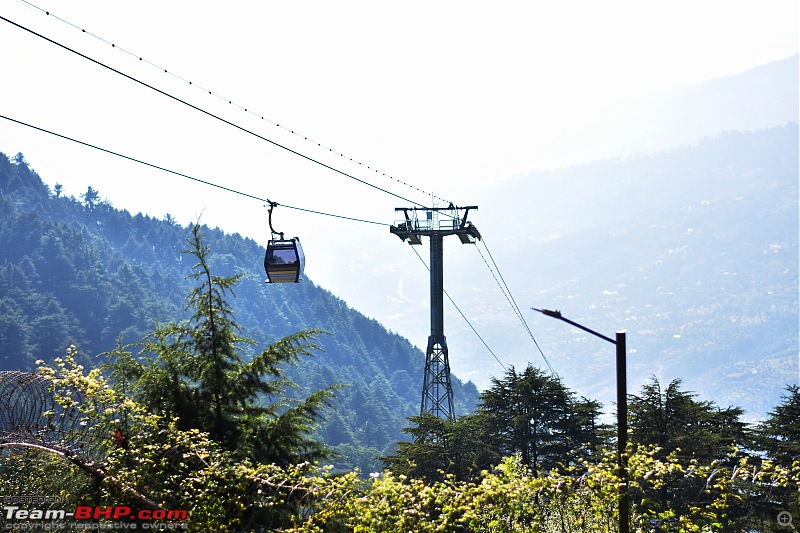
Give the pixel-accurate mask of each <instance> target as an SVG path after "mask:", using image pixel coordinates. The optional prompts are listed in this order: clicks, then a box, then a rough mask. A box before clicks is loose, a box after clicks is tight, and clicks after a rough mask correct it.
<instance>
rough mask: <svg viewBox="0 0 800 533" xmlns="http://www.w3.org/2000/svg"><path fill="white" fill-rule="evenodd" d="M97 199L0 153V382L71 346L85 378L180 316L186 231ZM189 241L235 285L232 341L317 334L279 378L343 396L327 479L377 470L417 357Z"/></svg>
mask: <svg viewBox="0 0 800 533" xmlns="http://www.w3.org/2000/svg"><path fill="white" fill-rule="evenodd" d="M95 193H96V194H95ZM100 194H101V192H100V193H97V191H94V193H90V191H87V194H86V195H85V196H84V198H83V201H79V200H77V199H75V198H71V197H70V198H65V197H63V196H60V195H59V194H58V193H57V192H52V191H50V190H49V187H48V186H47V185H45V184H44V183H43V182H42V180H41V179H40V177H39V176H38V175H37V174H36V172H35V171H33V170H31V168H30V167H29V165H28V164H27V162H26V161H25V159H24V156H23V155H22V154H17V155H16V156H15V157H13V158H9V157H7V156H5V155H4V154H0V220H2V221H3V223H2V225H0V248H1V249H2V250H3V259H2V263H0V369H20V370H31V369H33V366H34V361H35V360H36V359H45V360H50V359H52V358H53V357H56V356H62V355H63V354H64V351H65V349H66V347H67V346H68V345H69V344H71V343H75V344H77V345H78V347H79V349H80V351H81V353H82V355H83V362H84V363H85V364H87V365H89V366H94V365H96V364H99V363H100V362H102V360H98V359H97V358H96V357H95V356H97V355H98V354H99V353H101V352H105V351H110V350H113V349H114V348H115V347H116V345H117V339H119V338H122V341H123V342H124V343H134V342H138V341H140V340H141V339H142V337H143V336H144V335H145V334H147V333H149V332H151V331H153V330H154V329H155V325H156V321H161V322H168V321H176V320H180V319H181V318H183V317H184V316H185V310H184V305H185V301H184V298H185V297H186V294H187V293H188V291H189V289H190V287H191V281H190V280H187V279H186V277H185V276H186V274H188V273H189V271H190V269H191V267H192V261H191V260H189V259H186V258H185V257H184V255H183V254H182V253H181V251H182V250H184V249H185V248H186V247H187V246H186V238H187V237H188V235H189V229H188V228H185V227H181V226H179V225H177V224H176V223H175V222H174V221H172V220H170V219H169V218H168V217H165V219H163V220H159V219H155V218H151V217H148V216H143V215H141V214H139V215H131V214H129V213H128V212H127V211H122V210H118V209H115V208H114V207H113V206H111V205H110V204H108V203H107V202H104V201H103V200H102V199H101V197H100ZM203 232H204V234H205V239H204V242H205V243H206V244H208V245H210V247H211V256H210V259H209V262H210V264H211V266H212V268H213V269H214V270H215V273H216V274H218V275H225V276H228V275H233V274H236V273H244V274H245V276H244V278H243V279H242V280H241V282H240V283H239V284H238V285H237V287H236V290H235V292H236V297H235V298H234V297H231V299H230V303H231V304H232V307H233V309H234V312H235V317H236V320H237V322H238V323H239V324H240V325H241V326H242V327H243V332H242V333H243V334H244V335H246V336H248V337H251V338H253V339H255V340H256V341H258V343H259V346H261V347H263V346H266V344H268V343H270V342H273V341H275V340H277V339H279V338H281V337H284V336H286V335H288V334H291V333H293V332H296V331H298V330H301V329H309V328H318V329H322V330H325V331H327V332H330V334H324V335H322V336H321V337H320V338H319V344H320V345H321V347H322V349H323V351H322V352H320V353H319V354H317V356H316V357H313V358H309V359H306V360H304V361H303V362H302V363H301V364H300V365H298V366H297V367H296V368H294V369H292V370H290V372H289V375H290V377H291V378H292V379H293V380H294V381H295V382H296V383H297V384H298V385H299V386H300V394H307V393H308V392H310V391H313V390H319V389H321V388H324V387H325V386H328V385H331V384H334V383H343V384H346V385H347V387H345V388H344V389H342V390H341V391H340V393H339V397H340V401H339V402H337V406H336V410H335V411H333V412H331V413H329V416H328V418H327V420H326V424H325V425H324V427H322V428H321V429H320V431H319V437H320V438H321V439H322V440H323V441H324V442H326V443H328V444H329V445H331V446H333V447H334V448H335V449H336V450H337V451H338V452H340V453H341V454H343V455H344V456H345V457H344V459H342V460H341V461H340V466H342V467H346V468H350V467H354V466H359V467H361V469H362V471H371V470H374V469H377V467H378V466H377V460H376V458H377V457H378V456H380V455H385V454H388V453H391V452H393V449H394V444H395V442H396V441H399V440H403V439H404V434H403V433H402V432H401V429H402V428H403V427H405V426H406V425H407V421H406V418H407V417H409V416H412V415H416V414H419V405H420V398H421V386H422V370H423V366H424V361H425V356H424V354H423V353H422V352H420V351H419V350H418V349H416V348H414V347H413V346H412V345H411V344H410V343H409V342H408V341H407V340H405V339H403V338H402V337H400V336H399V335H397V334H393V333H390V332H388V331H387V330H386V329H385V328H384V327H383V326H381V325H380V324H379V323H378V322H376V321H375V320H372V319H369V318H366V317H364V316H363V315H361V314H360V313H358V312H356V311H354V310H353V309H351V308H349V307H348V306H347V305H346V304H345V302H343V301H342V300H340V299H338V298H336V297H335V296H334V295H332V294H331V293H330V292H328V291H325V290H324V289H322V288H320V287H318V286H316V285H315V284H314V283H313V282H312V281H310V280H305V281H304V282H302V283H300V284H291V285H290V286H280V285H274V286H266V285H265V283H264V281H263V280H264V277H265V276H264V272H263V270H261V265H262V263H263V254H264V250H263V248H261V246H259V245H258V244H257V243H256V242H255V241H253V240H251V239H245V238H242V237H241V236H239V235H227V234H225V233H224V232H223V231H222V230H220V229H218V228H217V229H211V228H204V230H203ZM453 387H454V395H455V399H456V409H457V412H459V413H462V414H463V413H466V412H468V411H470V410H472V409H473V407H474V404H475V401H476V398H477V389H476V387H475V386H474V385H473V384H472V383H463V382H461V381H460V380H459V379H458V378H457V377H455V376H454V377H453Z"/></svg>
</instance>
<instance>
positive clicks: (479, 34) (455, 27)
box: [0, 0, 798, 344]
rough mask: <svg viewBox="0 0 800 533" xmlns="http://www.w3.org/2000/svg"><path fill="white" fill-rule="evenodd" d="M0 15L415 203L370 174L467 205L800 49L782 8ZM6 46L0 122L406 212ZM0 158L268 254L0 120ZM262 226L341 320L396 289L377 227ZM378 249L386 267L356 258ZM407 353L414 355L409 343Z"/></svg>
mask: <svg viewBox="0 0 800 533" xmlns="http://www.w3.org/2000/svg"><path fill="white" fill-rule="evenodd" d="M0 6H2V8H1V9H0V15H2V17H4V18H6V19H9V20H11V21H13V22H15V23H17V24H19V25H22V26H25V27H26V28H28V29H30V30H32V31H34V32H37V33H39V34H41V35H42V36H45V37H47V38H50V39H52V40H54V41H56V42H58V43H60V44H62V45H64V46H66V47H69V48H72V49H74V50H76V51H78V52H80V53H82V54H85V55H87V56H89V57H91V58H93V59H95V60H97V61H99V62H102V63H104V64H106V65H108V66H110V67H113V68H114V69H117V70H119V71H121V72H124V73H126V74H129V75H130V76H133V77H135V78H137V79H138V80H141V81H142V82H144V83H148V84H151V85H153V86H155V87H157V88H159V89H161V90H163V91H165V92H167V93H169V94H171V95H173V96H175V97H176V98H180V99H182V100H185V101H187V102H190V103H191V104H193V105H195V106H198V107H200V108H202V109H204V110H207V111H209V112H211V113H215V114H218V115H219V116H221V117H223V118H224V119H225V120H228V121H231V122H233V123H235V124H237V125H239V126H241V127H243V128H246V129H249V130H251V131H253V132H254V133H257V134H258V135H261V136H264V137H267V138H269V139H270V140H273V141H275V142H277V143H281V144H284V145H286V146H287V147H289V148H291V149H293V150H296V151H298V152H301V153H303V154H305V155H307V156H308V157H312V158H315V159H318V160H319V161H321V162H324V163H325V164H327V165H330V166H333V167H335V168H336V169H338V170H341V171H343V172H346V173H349V174H352V175H353V176H354V177H357V178H358V179H361V180H365V181H368V182H370V183H372V184H374V185H375V186H378V187H381V188H383V189H387V190H390V191H393V192H395V193H396V194H398V195H399V196H401V197H403V198H404V199H408V200H414V201H417V202H421V203H424V204H429V203H430V201H431V198H430V197H429V196H426V195H425V194H423V193H421V192H419V191H417V190H415V189H411V188H409V187H406V186H404V185H401V184H400V183H398V181H395V180H392V179H389V178H387V177H385V176H383V174H384V173H385V174H388V175H390V176H392V177H394V178H395V179H396V180H399V181H403V182H407V183H410V184H413V185H414V186H415V187H417V188H419V189H422V190H423V191H425V192H426V193H431V192H433V193H434V194H436V195H438V196H441V197H443V198H445V199H447V200H448V201H450V200H452V201H453V202H455V203H456V204H461V205H465V204H479V205H480V201H481V198H480V191H481V190H482V189H484V188H485V187H486V186H487V184H491V183H493V182H496V181H498V180H502V179H506V178H508V177H510V176H512V175H515V174H520V173H524V172H526V171H529V170H534V169H543V168H553V167H557V166H563V165H567V164H574V163H581V162H586V161H588V160H591V159H592V158H595V157H602V156H608V155H614V154H604V153H599V152H598V148H597V146H598V144H601V143H598V139H603V138H604V137H608V136H610V135H613V127H614V124H616V123H617V122H618V120H617V119H619V118H622V117H624V116H625V113H626V110H628V109H632V108H633V107H634V106H633V105H632V103H633V102H638V101H644V100H647V99H648V98H649V97H652V96H654V95H657V94H659V93H662V92H664V91H667V90H669V89H673V88H677V87H684V86H688V85H692V84H695V83H698V82H701V81H705V80H709V79H713V78H718V77H722V76H727V75H732V74H737V73H740V72H743V71H745V70H747V69H748V68H751V67H753V66H756V65H761V64H764V63H768V62H771V61H775V60H778V59H783V58H785V57H788V56H790V55H792V54H796V53H797V52H798V2H797V0H781V1H771V0H766V1H758V2H756V1H754V0H749V1H731V0H721V1H704V0H692V1H676V0H670V1H647V2H643V1H630V2H622V1H604V2H596V1H577V2H544V1H528V2H491V3H489V2H484V3H478V2H449V1H448V2H414V1H412V2H394V3H389V2H375V1H364V2H350V1H339V2H323V1H311V2H273V1H264V2H262V1H259V2H255V1H249V2H243V1H230V2H224V3H223V2H205V1H191V2H188V1H169V2H165V1H164V0H159V1H152V0H144V1H143V0H137V1H136V2H126V1H115V2H108V1H107V0H104V1H88V0H81V1H72V0H62V1H59V2H53V1H47V0H33V1H32V2H21V1H15V0H0ZM45 11H48V12H49V13H50V14H49V15H47V14H45ZM81 29H85V30H86V32H83V31H81ZM111 43H113V44H114V46H113V47H112V45H111ZM0 50H3V52H4V53H3V59H4V61H3V78H2V83H0V115H3V116H7V117H11V118H14V119H17V120H20V121H24V122H29V123H31V124H33V125H36V126H39V127H41V128H45V129H48V130H52V131H55V132H58V133H61V134H64V135H67V136H70V137H75V138H77V139H80V140H83V141H85V142H88V143H92V144H96V145H99V146H102V147H104V148H107V149H110V150H114V151H118V152H122V153H124V154H127V155H130V156H132V157H135V158H138V159H141V160H144V161H147V162H149V163H153V164H156V165H159V166H163V167H166V168H169V169H172V170H175V171H178V172H181V173H184V174H188V175H191V176H193V177H196V178H199V179H203V180H208V181H212V182H216V183H219V184H221V185H225V186H227V187H231V188H234V189H237V190H240V191H243V192H246V193H249V194H252V195H255V196H259V197H263V198H270V199H272V200H273V201H277V202H280V203H283V204H287V205H292V206H298V207H302V208H306V209H314V210H319V211H324V212H331V213H335V214H340V215H346V216H352V217H357V218H363V219H368V220H374V221H379V222H385V223H387V224H389V223H391V222H392V221H393V220H394V218H395V213H394V207H400V206H406V205H408V202H407V201H404V200H401V199H399V198H397V197H393V196H390V195H388V194H386V193H384V192H381V191H377V190H375V189H374V188H371V187H368V186H365V185H363V184H361V183H359V182H357V181H355V180H353V179H350V178H348V177H345V176H342V175H341V174H339V173H336V172H334V171H331V170H329V169H326V168H323V167H321V166H320V165H316V164H313V163H310V162H309V161H307V160H305V159H303V158H301V157H298V156H297V155H294V154H292V153H290V152H288V151H287V150H284V149H281V148H278V147H276V146H275V145H273V144H270V143H268V142H265V141H263V140H261V139H258V138H256V137H254V136H253V135H249V134H247V133H243V132H241V131H238V130H237V129H235V128H233V127H231V126H229V125H225V124H222V123H221V122H219V121H217V120H214V119H212V118H210V117H208V116H205V115H203V114H201V113H199V112H197V111H195V110H192V109H190V108H188V107H187V106H186V105H182V104H180V103H178V102H176V101H175V100H173V99H170V98H168V97H166V96H164V95H161V94H158V93H156V92H155V91H153V90H151V89H148V88H146V87H144V86H142V85H141V84H138V83H135V82H133V81H131V80H129V79H126V78H123V77H122V76H120V75H119V74H115V73H113V72H111V71H109V70H108V69H106V68H103V67H101V66H99V65H97V64H95V63H93V62H90V61H88V60H86V59H84V58H80V57H78V56H76V55H75V54H73V53H71V52H69V51H67V50H65V49H64V48H62V47H60V46H57V45H55V44H52V43H50V42H47V41H45V40H44V39H43V38H41V37H38V36H35V35H33V34H31V33H29V32H28V31H25V30H23V29H20V28H18V27H16V26H14V25H12V24H11V23H9V22H7V21H4V20H0ZM140 57H141V58H142V59H141V60H140V59H139V58H140ZM165 69H166V70H167V71H168V72H166V73H165V72H164V70H165ZM189 82H191V84H190V83H189ZM209 91H211V92H212V93H213V94H211V95H210V94H209ZM229 101H230V102H233V103H232V104H230V103H228V102H229ZM245 109H247V111H245ZM262 116H263V117H264V118H263V119H262V118H261V117H262ZM292 131H293V132H294V133H292ZM304 137H307V138H308V139H310V140H306V139H305V138H304ZM318 145H321V146H318ZM0 151H2V152H4V153H6V154H8V155H13V154H16V153H17V152H22V153H23V154H25V156H26V158H27V160H28V161H29V162H30V163H31V165H32V166H33V168H34V169H35V170H36V171H37V172H38V173H39V174H40V175H41V176H42V177H43V178H44V180H45V181H46V182H47V183H49V184H50V185H52V184H54V183H55V182H60V183H62V184H63V185H64V189H65V191H66V192H67V194H74V195H76V196H77V195H78V194H80V193H81V192H84V191H85V190H86V187H87V186H88V185H91V186H93V187H94V188H96V189H98V190H99V192H100V195H101V196H102V197H104V198H107V199H108V200H110V201H111V202H112V203H113V204H114V205H115V206H116V207H119V208H125V209H128V210H130V211H132V212H134V213H135V212H138V211H144V212H147V213H149V214H151V215H154V216H158V217H161V216H163V215H164V214H166V213H170V214H172V215H173V216H175V217H177V218H178V220H179V221H180V222H182V223H187V222H189V221H192V220H195V219H196V218H197V217H198V216H200V215H201V214H202V216H203V221H204V222H206V223H208V224H210V225H212V226H220V227H222V228H223V229H225V230H226V231H229V232H240V233H243V234H246V235H248V236H251V237H253V238H255V239H257V240H258V241H260V242H262V243H265V242H266V239H267V238H268V232H267V226H266V210H265V209H264V208H263V206H262V205H261V203H260V202H257V201H255V200H249V199H243V198H239V197H237V196H235V195H231V194H229V193H225V192H221V191H218V190H214V189H211V188H208V187H204V186H200V185H197V184H194V183H192V182H190V181H188V180H185V179H181V178H178V177H176V176H173V175H170V174H166V173H164V172H160V171H156V170H150V169H147V168H144V167H142V166H141V165H137V164H136V163H132V162H128V161H125V160H121V159H119V158H116V157H113V156H110V155H107V154H103V153H100V152H97V151H95V150H92V149H89V148H86V147H83V146H80V145H77V144H74V143H71V142H68V141H64V140H61V139H57V138H54V137H52V136H50V135H47V134H44V133H41V132H37V131H33V130H30V129H28V128H25V127H22V126H19V125H16V124H13V123H10V122H9V121H7V120H1V119H0ZM340 154H344V156H342V155H340ZM349 158H353V159H354V160H356V162H350V161H349ZM358 163H361V164H360V165H359V164H358ZM367 166H369V167H370V168H369V169H367V168H366V167H367ZM375 169H377V170H378V172H375ZM480 213H481V212H480V211H478V212H477V213H475V215H474V218H473V220H475V222H476V224H477V225H478V226H479V227H480ZM276 228H277V229H278V230H281V231H285V232H286V233H287V234H290V235H299V236H301V238H302V239H303V243H304V245H305V249H306V254H307V256H308V265H307V271H308V274H309V275H310V276H311V278H312V279H313V280H314V281H315V282H316V283H318V284H320V285H322V286H323V287H325V288H326V289H328V290H331V291H332V292H333V293H334V294H337V295H339V296H341V297H343V298H345V299H346V300H348V301H349V302H351V303H352V304H353V305H355V306H356V307H361V304H362V300H360V293H363V292H364V287H360V286H359V283H358V282H359V274H358V270H359V267H358V263H359V261H361V262H363V264H364V265H367V266H369V267H370V268H372V269H384V270H386V271H387V272H390V271H391V270H392V268H393V265H394V264H395V263H396V262H397V261H399V260H400V259H396V258H394V257H392V256H387V255H386V254H387V253H394V251H393V250H394V249H396V253H397V254H398V257H402V260H403V261H406V260H408V259H409V255H408V251H407V250H404V249H401V243H400V242H399V241H397V240H396V238H395V237H393V236H391V235H389V233H388V230H387V228H386V227H384V226H374V227H372V226H368V225H365V224H358V223H353V222H339V221H336V220H333V219H329V218H327V217H320V216H315V215H309V214H305V213H300V212H296V211H291V210H287V209H283V210H280V209H279V211H278V212H276ZM377 242H380V243H381V244H380V245H379V246H376V247H377V248H379V249H381V250H383V249H384V248H386V247H388V248H386V249H388V250H390V251H389V252H383V251H382V252H381V254H379V255H376V254H373V253H370V252H371V249H372V244H371V243H377ZM392 246H394V247H395V248H392ZM423 253H425V252H423ZM413 260H414V261H416V258H413ZM501 267H502V265H501ZM421 276H422V282H423V283H424V282H425V279H424V274H421ZM399 283H400V286H399V287H398V288H397V291H398V294H402V290H403V286H402V280H400V282H399ZM364 305H366V303H364ZM362 310H363V311H364V312H366V313H367V314H368V315H370V316H377V317H380V310H379V309H377V308H374V309H364V308H362ZM420 337H421V338H415V339H413V341H414V342H415V343H417V344H419V343H422V344H424V342H425V338H426V334H425V333H424V332H423V334H421V335H420Z"/></svg>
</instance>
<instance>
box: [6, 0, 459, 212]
mask: <svg viewBox="0 0 800 533" xmlns="http://www.w3.org/2000/svg"><path fill="white" fill-rule="evenodd" d="M19 1H20V2H22V3H23V4H26V5H28V6H30V7H32V8H33V9H36V10H38V11H40V12H42V13H44V14H45V15H47V16H50V17H53V18H54V19H56V20H58V21H60V22H62V23H64V24H66V25H68V26H70V27H72V28H75V29H76V30H80V31H81V32H82V33H84V34H86V35H88V36H89V37H92V38H94V39H97V40H98V41H100V42H102V43H104V44H106V45H109V46H111V47H112V48H114V50H118V51H120V52H123V53H125V54H127V55H129V56H131V57H133V58H137V59H138V60H139V61H141V62H142V63H146V64H147V65H150V66H151V67H153V68H154V69H156V70H157V71H158V72H159V73H164V74H166V75H168V76H172V77H173V78H176V79H178V80H180V81H181V82H184V83H186V84H188V85H190V86H191V87H192V88H194V89H198V90H201V91H203V92H204V93H208V94H209V95H211V96H214V97H216V98H218V99H220V100H222V101H223V102H227V103H228V105H231V106H233V107H237V108H239V109H241V110H243V111H244V112H245V113H248V114H250V115H253V116H255V117H256V118H260V119H261V120H264V121H265V122H269V123H270V124H274V125H275V126H276V127H277V128H280V129H282V130H284V131H286V132H288V133H290V134H291V135H294V136H296V137H298V138H302V139H303V140H304V141H307V142H309V143H311V144H314V145H316V146H317V147H319V148H323V149H326V150H328V152H330V153H332V154H335V155H338V156H340V157H343V158H346V159H347V160H349V161H352V162H353V163H357V164H358V165H360V166H363V167H365V168H366V169H367V170H370V171H373V172H375V173H376V174H379V175H381V176H384V177H386V178H388V179H390V180H392V181H395V182H397V183H399V184H401V185H404V186H406V187H408V188H410V189H414V190H415V191H417V192H420V193H422V194H424V195H426V196H430V197H431V198H433V199H436V200H441V201H442V202H445V203H448V201H447V200H445V199H444V198H441V197H439V196H436V195H435V194H433V193H431V192H428V191H425V190H423V189H420V188H419V187H416V186H415V185H412V184H410V183H407V182H405V181H402V180H400V179H398V178H396V177H394V176H392V175H390V174H387V173H385V172H382V171H380V170H378V169H376V168H373V167H371V166H369V165H366V164H364V163H362V162H361V161H358V160H357V159H353V158H352V157H349V156H348V155H346V154H344V153H342V152H340V151H338V150H335V149H333V148H331V147H330V146H327V145H325V144H323V143H322V142H317V141H315V140H314V139H312V138H310V137H308V136H306V135H303V134H301V133H300V132H298V131H296V130H294V129H293V128H289V127H286V126H283V125H281V124H280V123H278V122H276V121H274V120H271V119H269V118H268V117H265V116H264V115H262V114H260V113H257V112H255V111H253V110H252V108H250V107H245V106H243V105H240V104H238V103H236V102H235V101H233V100H232V99H229V98H226V97H224V96H222V95H221V94H217V93H215V92H214V91H212V90H210V89H208V88H204V87H202V86H201V85H198V84H197V83H194V82H193V81H191V80H189V79H187V78H185V77H183V76H181V75H179V74H176V73H175V72H174V71H173V70H172V69H167V68H164V67H162V66H159V65H158V64H156V63H153V62H152V61H148V60H147V59H145V58H144V57H142V56H140V55H139V54H136V53H134V52H132V51H130V50H126V49H125V48H123V47H121V46H119V45H117V44H116V43H115V42H113V41H109V40H108V39H105V38H103V37H101V36H99V35H97V34H95V33H92V32H90V31H88V30H86V29H85V28H82V27H81V26H78V25H77V24H74V23H72V22H70V21H68V20H66V19H64V18H62V17H59V16H58V15H56V14H54V13H52V12H50V11H49V10H45V9H43V8H41V7H39V6H37V5H35V4H33V3H32V2H28V1H27V0H19Z"/></svg>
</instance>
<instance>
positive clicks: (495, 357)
mask: <svg viewBox="0 0 800 533" xmlns="http://www.w3.org/2000/svg"><path fill="white" fill-rule="evenodd" d="M411 250H413V251H414V253H415V254H416V255H417V257H418V258H419V260H420V261H421V262H422V264H423V265H424V266H425V268H426V269H427V270H428V272H430V270H431V269H430V267H429V266H428V264H427V263H426V262H425V260H424V259H423V258H422V256H421V255H419V252H417V250H416V248H414V247H413V246H411ZM442 292H444V295H445V296H447V299H448V300H450V303H451V304H453V307H455V308H456V311H458V314H460V315H461V318H463V319H464V322H466V323H467V325H468V326H469V327H470V329H471V330H472V332H473V333H474V334H475V336H476V337H478V339H479V340H480V341H481V342H482V343H483V345H484V346H485V347H486V349H487V350H489V353H490V354H492V357H494V360H495V361H497V363H498V364H499V365H500V366H501V367H503V370H507V369H506V365H504V364H503V362H502V361H500V359H499V358H498V357H497V355H496V354H495V353H494V351H493V350H492V349H491V348H489V345H488V344H486V341H485V340H483V337H481V334H480V333H478V330H476V329H475V326H473V325H472V323H471V322H470V321H469V319H468V318H467V316H466V315H465V314H464V313H463V312H462V311H461V309H460V308H459V307H458V305H456V302H455V301H454V300H453V298H452V297H450V294H449V293H448V292H447V291H446V290H445V289H442Z"/></svg>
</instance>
